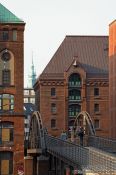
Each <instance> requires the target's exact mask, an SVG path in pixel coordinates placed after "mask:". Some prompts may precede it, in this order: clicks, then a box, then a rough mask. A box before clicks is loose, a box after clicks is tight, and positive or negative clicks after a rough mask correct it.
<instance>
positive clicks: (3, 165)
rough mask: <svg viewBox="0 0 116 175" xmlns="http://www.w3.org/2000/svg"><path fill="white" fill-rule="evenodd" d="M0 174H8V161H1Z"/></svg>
mask: <svg viewBox="0 0 116 175" xmlns="http://www.w3.org/2000/svg"><path fill="white" fill-rule="evenodd" d="M1 174H6V175H7V174H9V160H2V161H1Z"/></svg>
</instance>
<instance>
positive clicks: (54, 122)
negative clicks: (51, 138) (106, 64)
mask: <svg viewBox="0 0 116 175" xmlns="http://www.w3.org/2000/svg"><path fill="white" fill-rule="evenodd" d="M55 127H56V120H55V119H52V120H51V128H55Z"/></svg>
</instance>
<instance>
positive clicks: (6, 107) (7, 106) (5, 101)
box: [2, 98, 10, 110]
mask: <svg viewBox="0 0 116 175" xmlns="http://www.w3.org/2000/svg"><path fill="white" fill-rule="evenodd" d="M2 109H3V110H9V109H10V101H9V99H7V98H4V99H3V107H2Z"/></svg>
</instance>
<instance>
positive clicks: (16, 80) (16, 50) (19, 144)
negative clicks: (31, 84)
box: [0, 22, 25, 175]
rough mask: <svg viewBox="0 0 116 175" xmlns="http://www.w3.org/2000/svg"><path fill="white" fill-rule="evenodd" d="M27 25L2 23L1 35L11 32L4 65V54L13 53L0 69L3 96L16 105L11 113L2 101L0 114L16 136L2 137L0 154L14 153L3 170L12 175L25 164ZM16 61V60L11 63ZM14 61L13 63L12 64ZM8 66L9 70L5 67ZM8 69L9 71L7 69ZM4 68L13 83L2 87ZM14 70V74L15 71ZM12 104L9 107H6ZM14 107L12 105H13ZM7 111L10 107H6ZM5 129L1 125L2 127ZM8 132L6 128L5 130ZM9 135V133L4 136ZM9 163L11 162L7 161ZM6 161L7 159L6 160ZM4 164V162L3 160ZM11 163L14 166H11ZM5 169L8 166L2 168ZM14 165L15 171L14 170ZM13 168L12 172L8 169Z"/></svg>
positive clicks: (3, 44) (0, 45)
mask: <svg viewBox="0 0 116 175" xmlns="http://www.w3.org/2000/svg"><path fill="white" fill-rule="evenodd" d="M24 26H25V24H24V23H23V22H21V23H14V24H13V23H0V36H2V35H3V31H4V30H7V31H8V38H7V39H6V40H4V39H2V38H0V60H1V65H2V54H3V53H4V52H8V53H10V57H11V58H10V60H9V61H8V63H7V61H6V62H4V64H5V65H4V67H0V71H1V76H0V95H4V96H5V94H7V95H12V96H13V100H14V101H13V102H12V101H11V102H10V103H14V104H13V107H12V110H11V111H9V110H8V109H5V108H4V107H3V106H2V105H4V103H5V105H6V106H7V105H10V103H9V102H8V100H6V101H7V102H4V103H2V102H1V106H2V107H3V108H2V107H1V110H0V111H1V114H0V124H5V123H6V122H7V123H10V124H12V126H13V131H12V132H13V133H10V134H12V135H13V139H12V141H11V140H10V141H7V139H8V140H9V138H6V137H10V136H8V135H9V133H8V132H7V130H8V129H9V128H8V129H6V131H4V134H2V137H3V140H2V141H1V144H0V153H1V155H2V154H4V153H5V151H8V153H12V155H13V157H12V161H13V162H12V163H11V161H9V162H8V167H7V169H8V170H5V167H4V168H3V167H2V166H1V167H2V168H1V169H0V171H1V173H2V171H4V172H5V171H6V172H7V171H12V169H13V175H17V173H18V169H20V168H21V167H23V166H24V165H23V164H24V115H23V74H24V36H23V33H24ZM13 30H15V32H16V33H15V34H16V36H15V37H16V38H15V40H13ZM12 60H13V61H12ZM11 61H12V62H11ZM5 66H6V67H5ZM7 67H8V68H7ZM4 69H6V70H7V69H10V73H11V74H10V77H9V76H8V77H7V76H6V79H5V80H4V81H6V83H7V81H8V78H10V80H11V83H8V84H3V82H2V81H3V75H2V73H3V71H4ZM12 70H13V71H12ZM7 103H9V104H7ZM11 105H12V104H11ZM6 108H7V107H6ZM1 126H2V125H1ZM4 130H5V129H4ZM5 132H6V133H5ZM2 133H3V131H2ZM8 160H9V159H8ZM6 161H7V160H6ZM1 162H2V160H1ZM10 163H11V165H10ZM3 166H5V165H3ZM12 166H13V168H12ZM9 169H10V170H9Z"/></svg>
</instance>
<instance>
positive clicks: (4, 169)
mask: <svg viewBox="0 0 116 175" xmlns="http://www.w3.org/2000/svg"><path fill="white" fill-rule="evenodd" d="M0 174H1V175H2V174H3V175H12V174H13V153H12V152H9V151H5V152H4V151H3V152H0Z"/></svg>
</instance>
